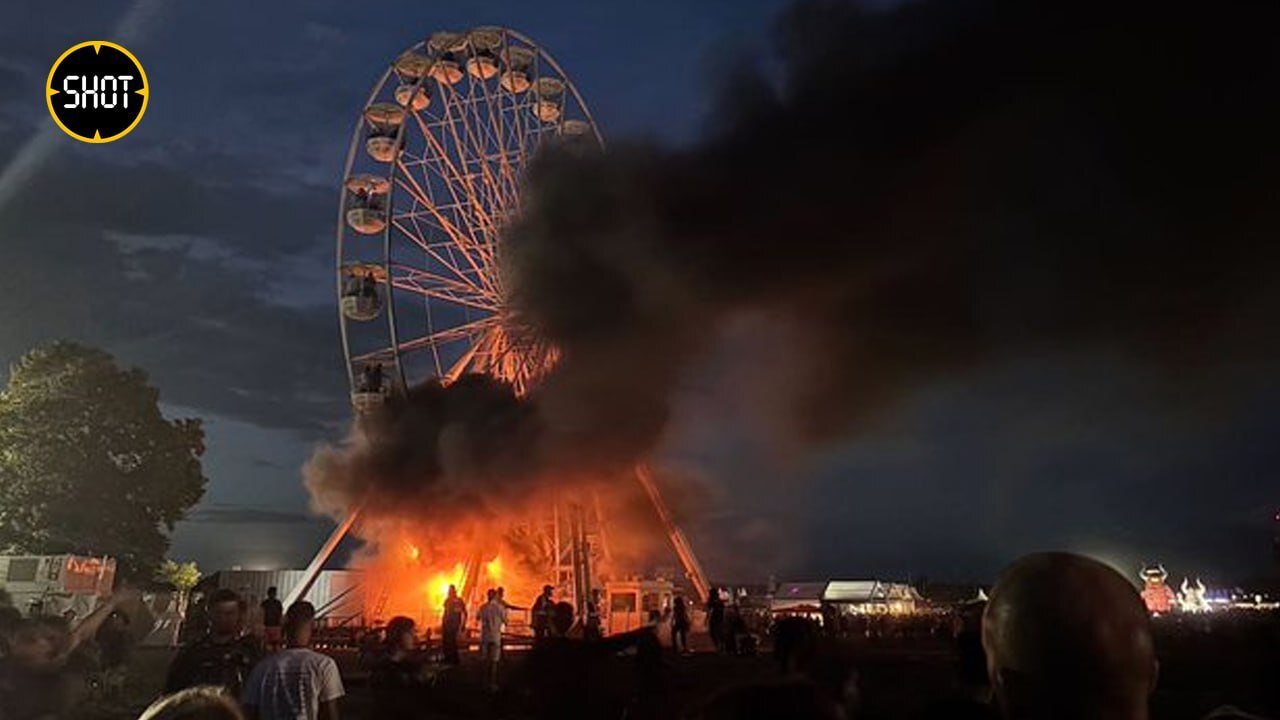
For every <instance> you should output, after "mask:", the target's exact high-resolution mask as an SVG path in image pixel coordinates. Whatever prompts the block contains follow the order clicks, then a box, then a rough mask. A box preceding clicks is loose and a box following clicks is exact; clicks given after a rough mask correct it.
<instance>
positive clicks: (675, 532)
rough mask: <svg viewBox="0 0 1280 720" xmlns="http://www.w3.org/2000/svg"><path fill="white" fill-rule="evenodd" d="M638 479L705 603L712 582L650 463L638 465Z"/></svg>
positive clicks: (690, 579) (694, 587)
mask: <svg viewBox="0 0 1280 720" xmlns="http://www.w3.org/2000/svg"><path fill="white" fill-rule="evenodd" d="M636 479H637V480H639V481H640V485H641V486H642V487H644V491H645V492H646V493H648V495H649V500H650V502H652V503H653V509H654V510H655V511H657V513H658V518H659V519H660V520H662V526H663V527H664V528H666V531H667V537H668V538H669V539H670V540H671V547H672V548H673V549H674V550H675V551H676V557H678V558H680V564H681V565H684V572H685V574H686V575H688V577H689V582H691V583H693V590H694V592H696V593H698V601H699V602H704V603H705V602H706V601H707V599H708V598H710V597H711V584H710V583H709V582H707V575H706V573H704V572H703V571H702V565H701V564H699V563H698V557H697V556H696V555H694V554H693V546H692V545H690V544H689V539H688V538H686V537H685V535H684V532H683V531H681V530H680V526H679V525H676V521H675V518H673V517H671V510H670V509H668V508H667V502H666V501H665V500H663V499H662V493H660V492H659V491H658V486H657V484H655V483H654V482H653V475H652V474H651V473H650V472H649V465H648V463H641V464H639V465H637V466H636Z"/></svg>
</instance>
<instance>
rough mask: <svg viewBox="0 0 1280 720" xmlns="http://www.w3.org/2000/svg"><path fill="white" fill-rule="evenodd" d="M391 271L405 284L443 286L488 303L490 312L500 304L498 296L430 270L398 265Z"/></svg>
mask: <svg viewBox="0 0 1280 720" xmlns="http://www.w3.org/2000/svg"><path fill="white" fill-rule="evenodd" d="M391 269H393V270H398V271H400V273H401V274H398V275H395V276H394V279H395V280H401V281H405V282H414V283H417V282H421V281H426V282H429V283H432V284H433V285H440V286H444V287H445V288H447V289H450V290H454V291H457V292H462V293H466V294H468V295H471V296H473V297H475V298H476V299H477V301H479V300H486V301H488V302H489V303H490V305H489V311H490V312H496V311H497V309H498V305H499V302H500V301H499V298H498V296H497V295H495V294H493V293H487V292H485V291H483V290H481V289H480V288H478V287H476V286H475V285H471V284H468V283H459V282H457V281H456V280H451V279H450V278H447V277H444V276H442V275H437V274H435V273H433V272H431V271H430V270H422V269H420V268H415V267H409V266H408V265H401V264H398V263H394V264H392V265H391Z"/></svg>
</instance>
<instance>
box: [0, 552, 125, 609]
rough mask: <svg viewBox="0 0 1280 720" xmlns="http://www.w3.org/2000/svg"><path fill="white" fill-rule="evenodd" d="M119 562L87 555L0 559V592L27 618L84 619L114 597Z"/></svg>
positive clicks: (10, 556) (4, 557)
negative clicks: (36, 616) (63, 616)
mask: <svg viewBox="0 0 1280 720" xmlns="http://www.w3.org/2000/svg"><path fill="white" fill-rule="evenodd" d="M115 580H116V561H115V560H114V559H113V558H109V557H88V556H84V555H0V588H3V589H4V591H5V592H7V593H8V594H9V597H10V598H11V599H12V601H13V604H14V607H16V608H18V610H20V611H21V612H22V614H24V615H70V616H71V617H72V618H73V619H79V618H83V617H85V616H86V615H88V614H89V613H90V612H93V609H94V608H96V607H97V606H98V603H99V601H101V600H102V599H103V598H105V597H107V596H109V595H110V594H111V589H112V587H113V586H114V585H115Z"/></svg>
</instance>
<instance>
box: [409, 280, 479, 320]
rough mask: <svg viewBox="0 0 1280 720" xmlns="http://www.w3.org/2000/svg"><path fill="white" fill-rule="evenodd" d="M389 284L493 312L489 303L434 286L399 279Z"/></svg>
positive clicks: (430, 296) (433, 297)
mask: <svg viewBox="0 0 1280 720" xmlns="http://www.w3.org/2000/svg"><path fill="white" fill-rule="evenodd" d="M391 286H392V287H394V288H395V289H397V290H405V291H408V292H411V293H416V294H418V295H422V296H424V297H428V298H431V299H433V300H441V301H443V302H447V303H453V304H454V305H461V306H463V307H469V308H472V309H474V310H480V311H481V312H486V313H491V312H493V307H492V306H491V305H485V304H482V303H478V302H475V301H474V300H469V299H467V298H464V297H458V296H456V295H451V294H449V293H447V292H444V291H443V290H439V289H436V288H424V287H422V286H420V285H416V284H414V283H411V282H404V281H400V280H395V281H392V283H391Z"/></svg>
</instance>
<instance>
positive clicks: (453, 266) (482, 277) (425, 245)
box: [392, 220, 497, 293]
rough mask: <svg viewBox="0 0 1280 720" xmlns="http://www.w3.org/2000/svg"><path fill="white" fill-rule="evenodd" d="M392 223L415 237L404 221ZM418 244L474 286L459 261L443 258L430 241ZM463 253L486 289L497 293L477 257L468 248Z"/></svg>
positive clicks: (461, 279) (462, 279) (441, 263)
mask: <svg viewBox="0 0 1280 720" xmlns="http://www.w3.org/2000/svg"><path fill="white" fill-rule="evenodd" d="M392 224H393V225H394V227H396V228H397V229H398V231H399V232H401V233H402V234H404V236H406V237H411V238H413V237H415V236H413V234H412V233H410V232H408V231H407V229H406V228H404V225H403V224H402V223H399V222H398V220H397V222H394V223H392ZM451 237H452V236H451ZM416 245H417V246H419V247H421V249H422V251H424V252H426V254H428V255H429V256H430V258H431V259H433V260H435V261H436V263H439V264H440V265H444V266H445V268H448V269H449V272H452V273H453V274H454V275H457V278H458V279H460V281H461V282H463V283H466V284H468V286H474V283H472V282H471V279H470V278H468V277H467V275H466V274H465V273H463V272H462V269H461V268H458V266H457V263H451V261H449V260H445V259H444V258H442V256H440V254H439V252H436V251H435V250H433V249H431V247H430V245H429V243H426V242H417V243H416ZM462 255H463V256H465V258H466V259H467V264H470V265H471V269H472V270H475V273H476V277H477V278H479V279H480V282H481V283H484V284H485V286H486V287H485V291H488V292H492V293H497V291H495V290H494V288H493V287H492V286H490V283H489V279H488V277H486V275H485V273H484V272H483V270H481V269H480V266H479V265H476V263H475V258H472V256H471V255H470V254H468V252H466V250H463V251H462ZM476 291H480V288H476Z"/></svg>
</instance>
